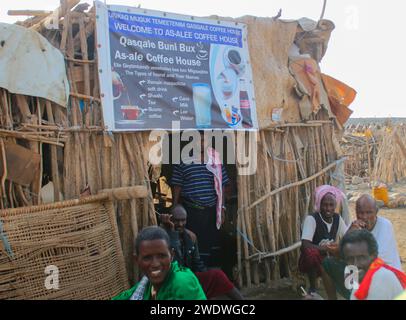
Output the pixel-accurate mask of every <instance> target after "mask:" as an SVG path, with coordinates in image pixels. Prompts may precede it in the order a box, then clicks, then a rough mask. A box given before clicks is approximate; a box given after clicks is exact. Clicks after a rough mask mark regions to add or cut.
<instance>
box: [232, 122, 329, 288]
mask: <svg viewBox="0 0 406 320" xmlns="http://www.w3.org/2000/svg"><path fill="white" fill-rule="evenodd" d="M333 131H334V130H333V126H332V124H331V123H330V124H328V123H324V124H318V125H316V124H315V125H313V126H311V127H310V126H306V127H304V126H301V125H300V124H299V125H297V126H294V125H292V126H289V127H285V128H275V129H273V130H263V131H261V132H260V133H259V135H260V136H259V144H258V168H257V172H256V173H255V174H254V175H252V176H238V191H239V195H238V199H239V211H238V220H237V250H238V252H237V257H238V281H239V284H240V285H241V286H245V287H251V286H253V285H257V284H259V283H262V282H265V283H268V284H269V283H270V282H271V281H273V280H277V279H280V278H281V277H292V276H295V275H297V272H298V271H297V261H298V255H299V251H298V248H299V247H300V230H301V224H302V223H303V221H304V218H305V217H306V215H307V214H308V213H311V212H313V193H314V190H315V188H316V187H317V186H319V185H322V184H325V183H330V176H329V173H330V172H331V170H333V169H334V168H335V165H336V164H337V152H336V149H335V147H334V145H333V143H332V141H331V140H332V139H331V137H332V135H334V132H333Z"/></svg>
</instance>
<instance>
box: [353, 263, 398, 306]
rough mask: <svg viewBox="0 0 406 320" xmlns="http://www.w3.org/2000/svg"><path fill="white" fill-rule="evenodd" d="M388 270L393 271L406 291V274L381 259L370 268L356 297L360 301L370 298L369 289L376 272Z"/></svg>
mask: <svg viewBox="0 0 406 320" xmlns="http://www.w3.org/2000/svg"><path fill="white" fill-rule="evenodd" d="M382 267H383V268H386V269H388V270H389V271H392V272H393V273H394V274H395V275H396V277H397V278H398V280H399V282H400V284H401V285H402V287H403V289H406V274H405V273H404V272H402V271H400V270H398V269H395V268H393V267H391V266H389V265H387V264H386V263H385V262H384V261H383V260H382V259H381V258H376V259H375V260H374V261H373V262H372V263H371V265H370V266H369V269H368V272H367V274H366V275H365V277H364V279H363V280H362V282H361V284H360V286H359V288H358V290H357V292H355V297H356V298H357V299H358V300H364V299H366V297H368V292H369V287H370V286H371V282H372V278H373V277H374V274H375V272H377V271H378V270H379V269H381V268H382Z"/></svg>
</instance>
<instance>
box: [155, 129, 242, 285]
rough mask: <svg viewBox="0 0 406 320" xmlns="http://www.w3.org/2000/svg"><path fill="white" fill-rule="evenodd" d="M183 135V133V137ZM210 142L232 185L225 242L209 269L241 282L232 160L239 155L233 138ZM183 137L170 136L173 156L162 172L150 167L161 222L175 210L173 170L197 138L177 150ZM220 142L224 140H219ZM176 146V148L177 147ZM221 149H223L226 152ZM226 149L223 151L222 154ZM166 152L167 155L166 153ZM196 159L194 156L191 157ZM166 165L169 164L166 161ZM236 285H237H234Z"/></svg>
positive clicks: (228, 190) (216, 137)
mask: <svg viewBox="0 0 406 320" xmlns="http://www.w3.org/2000/svg"><path fill="white" fill-rule="evenodd" d="M181 135H182V132H181V133H180V136H181ZM208 136H209V137H208V139H211V141H210V142H208V143H207V144H208V145H211V146H212V147H213V148H215V149H216V150H217V151H219V153H220V154H221V157H222V160H223V164H224V166H225V169H226V172H227V176H228V178H229V180H230V181H229V183H228V184H227V186H226V188H225V190H224V195H225V198H226V199H225V204H226V217H225V223H224V224H223V226H222V227H221V229H220V235H221V241H220V250H218V251H216V252H215V253H213V259H212V261H216V263H211V264H210V265H209V266H208V267H213V268H221V269H222V270H223V271H224V272H225V273H226V275H227V276H228V277H229V278H230V279H231V280H236V279H237V276H238V275H237V274H236V270H237V267H236V265H237V245H236V241H237V240H236V226H237V210H238V198H237V195H238V189H237V167H236V164H235V161H234V159H231V157H230V155H235V144H234V140H232V138H231V135H222V136H219V135H213V136H211V137H210V135H208ZM178 138H179V136H177V135H174V134H169V135H168V136H167V140H168V141H164V142H163V143H167V146H169V147H168V148H167V149H166V150H167V152H169V155H168V156H167V157H166V155H165V154H163V158H164V159H169V162H168V163H163V164H162V165H161V166H160V168H158V169H157V168H154V167H153V166H151V167H150V171H149V175H150V180H151V189H152V194H153V197H154V206H155V212H156V213H157V221H159V219H158V218H159V217H158V213H159V214H161V213H169V211H170V207H171V206H172V202H173V198H172V190H171V178H172V172H173V167H174V165H175V164H176V163H178V162H177V159H181V152H182V150H183V148H184V147H185V146H186V145H187V144H189V143H190V142H192V139H193V138H190V139H189V140H187V141H180V144H179V145H180V149H179V148H176V143H173V142H174V139H178ZM219 139H220V140H219ZM174 146H175V147H174ZM219 146H222V148H221V147H220V148H219ZM218 149H222V150H218ZM163 152H164V151H163ZM190 156H192V154H190ZM164 162H165V161H164ZM234 282H235V283H236V281H234Z"/></svg>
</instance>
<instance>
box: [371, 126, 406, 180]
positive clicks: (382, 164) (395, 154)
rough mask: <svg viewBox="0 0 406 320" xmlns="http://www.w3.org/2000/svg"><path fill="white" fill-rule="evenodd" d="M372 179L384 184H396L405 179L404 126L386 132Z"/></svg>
mask: <svg viewBox="0 0 406 320" xmlns="http://www.w3.org/2000/svg"><path fill="white" fill-rule="evenodd" d="M373 177H374V180H376V181H380V182H384V183H396V182H400V181H401V180H403V179H405V178H406V126H404V125H399V126H396V127H394V128H393V129H388V130H386V134H385V135H384V137H383V141H382V144H381V148H380V149H379V152H378V154H377V157H376V166H375V169H374V173H373Z"/></svg>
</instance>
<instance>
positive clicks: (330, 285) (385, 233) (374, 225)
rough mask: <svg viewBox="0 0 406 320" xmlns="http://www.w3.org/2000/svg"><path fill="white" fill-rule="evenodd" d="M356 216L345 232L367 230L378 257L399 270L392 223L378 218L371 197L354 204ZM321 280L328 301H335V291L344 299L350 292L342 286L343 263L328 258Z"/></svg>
mask: <svg viewBox="0 0 406 320" xmlns="http://www.w3.org/2000/svg"><path fill="white" fill-rule="evenodd" d="M355 211H356V216H357V220H355V221H354V222H353V223H352V224H351V226H350V227H349V228H348V231H347V232H352V231H354V230H368V231H370V232H371V233H372V235H373V236H374V237H375V240H376V241H377V243H378V256H379V257H380V258H381V259H382V260H383V261H384V262H385V263H387V264H388V265H390V266H392V267H394V268H396V269H398V270H401V263H400V257H399V253H398V250H397V245H396V240H395V233H394V231H393V226H392V223H391V222H390V221H389V220H388V219H386V218H383V217H378V206H377V205H376V201H375V199H374V198H373V197H371V196H370V195H368V194H364V195H362V196H361V197H360V198H359V199H358V200H357V202H356V207H355ZM322 267H323V268H322V272H321V274H322V278H323V283H324V286H325V288H326V291H327V295H328V297H329V299H332V300H335V299H337V295H336V290H337V291H338V292H339V293H340V294H341V295H342V296H343V297H344V298H346V299H349V298H350V294H351V292H350V291H349V290H348V289H346V288H345V286H344V281H345V280H344V269H345V263H344V262H343V261H340V260H338V259H335V258H328V259H325V260H324V261H323V264H322Z"/></svg>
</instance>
